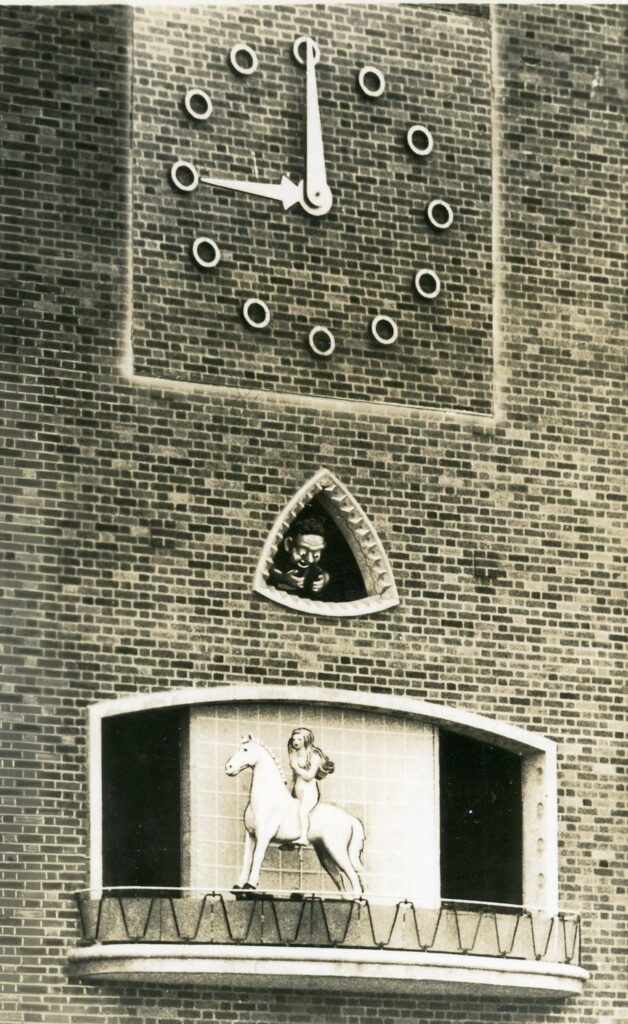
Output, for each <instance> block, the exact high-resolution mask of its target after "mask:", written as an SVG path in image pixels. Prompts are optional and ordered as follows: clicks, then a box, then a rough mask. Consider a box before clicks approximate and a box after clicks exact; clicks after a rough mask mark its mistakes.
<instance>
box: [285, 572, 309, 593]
mask: <svg viewBox="0 0 628 1024" xmlns="http://www.w3.org/2000/svg"><path fill="white" fill-rule="evenodd" d="M286 576H288V577H289V579H290V583H291V584H292V585H293V586H294V587H296V588H297V590H303V587H304V586H305V576H303V575H302V574H301V573H300V572H299V571H298V569H291V570H290V571H289V572H287V573H286ZM312 589H313V588H312Z"/></svg>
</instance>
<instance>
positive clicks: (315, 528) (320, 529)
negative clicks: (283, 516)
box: [290, 516, 325, 540]
mask: <svg viewBox="0 0 628 1024" xmlns="http://www.w3.org/2000/svg"><path fill="white" fill-rule="evenodd" d="M306 533H315V534H317V535H318V536H319V537H322V538H323V540H325V527H324V526H323V524H322V522H321V521H320V519H316V517H315V516H307V517H306V518H305V519H299V521H298V522H297V523H295V524H294V526H293V528H292V530H291V531H290V535H291V536H292V537H303V536H304V535H305V534H306Z"/></svg>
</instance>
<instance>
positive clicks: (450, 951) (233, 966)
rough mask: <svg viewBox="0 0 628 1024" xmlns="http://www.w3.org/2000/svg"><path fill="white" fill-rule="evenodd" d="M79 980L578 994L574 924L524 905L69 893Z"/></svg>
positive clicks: (580, 973)
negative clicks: (76, 928) (76, 921)
mask: <svg viewBox="0 0 628 1024" xmlns="http://www.w3.org/2000/svg"><path fill="white" fill-rule="evenodd" d="M75 899H76V903H77V906H78V911H79V917H80V923H81V934H82V938H81V943H80V945H79V946H78V947H77V948H75V949H73V950H72V951H71V952H70V953H69V960H70V965H71V972H72V974H73V975H74V976H77V977H81V978H98V977H102V978H108V979H120V980H136V981H137V980H144V981H151V980H152V981H159V982H168V983H170V984H172V983H177V982H191V981H195V982H199V981H208V982H211V983H212V984H220V983H226V982H229V983H231V984H233V983H234V982H236V981H237V982H238V983H239V984H249V985H255V986H257V987H261V986H265V987H272V986H273V985H274V986H279V985H286V984H289V985H290V986H291V987H296V986H299V985H303V986H306V987H308V988H312V987H313V986H315V984H316V982H317V980H318V982H319V983H320V985H321V986H325V987H329V988H347V989H351V988H355V989H359V990H360V991H366V990H368V988H369V987H370V986H371V985H373V986H376V987H377V988H379V989H381V988H382V987H384V988H390V989H392V990H394V991H396V992H401V991H416V990H417V989H421V990H423V991H425V992H443V991H447V992H449V993H451V992H452V991H454V992H455V991H458V992H475V993H484V994H495V995H504V994H508V993H510V994H516V993H522V992H525V993H527V994H529V995H543V996H546V997H547V996H554V997H557V998H561V997H562V998H564V997H566V996H569V995H575V994H577V993H579V992H580V991H581V989H582V986H583V984H584V982H585V981H586V978H587V977H588V975H587V972H586V971H585V970H583V969H582V968H581V967H580V935H581V929H580V919H579V917H578V915H576V914H572V913H559V914H557V915H556V916H554V917H548V916H547V915H544V914H542V913H537V912H534V911H530V910H526V909H523V908H521V907H518V908H516V907H507V906H504V905H498V904H493V905H489V904H484V905H478V904H469V903H459V902H457V901H443V902H442V903H441V905H440V906H439V907H423V906H418V905H416V904H414V903H411V902H409V901H407V900H400V901H398V902H392V901H388V902H382V901H378V900H376V899H374V898H370V897H369V898H360V899H344V898H340V897H334V896H329V894H326V895H322V894H317V893H310V894H296V893H294V894H286V893H277V892H274V893H271V892H256V893H246V894H245V893H240V894H234V893H233V892H227V891H212V892H203V893H201V892H196V891H192V890H189V889H188V890H185V889H168V890H166V889H159V890H145V889H142V890H138V889H133V890H131V889H103V890H100V891H99V892H96V893H93V892H89V891H87V890H84V891H81V892H78V893H75Z"/></svg>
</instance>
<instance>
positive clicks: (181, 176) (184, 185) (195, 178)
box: [170, 160, 200, 192]
mask: <svg viewBox="0 0 628 1024" xmlns="http://www.w3.org/2000/svg"><path fill="white" fill-rule="evenodd" d="M170 180H171V182H172V184H173V185H174V186H175V188H178V189H179V191H180V192H193V191H194V189H195V188H198V183H199V181H200V177H199V173H198V171H197V170H196V167H195V166H194V164H190V163H188V161H187V160H177V162H176V163H174V164H173V165H172V167H171V168H170Z"/></svg>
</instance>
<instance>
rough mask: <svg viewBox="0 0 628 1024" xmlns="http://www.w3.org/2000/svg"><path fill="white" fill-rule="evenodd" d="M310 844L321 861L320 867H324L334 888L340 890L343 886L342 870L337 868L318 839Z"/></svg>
mask: <svg viewBox="0 0 628 1024" xmlns="http://www.w3.org/2000/svg"><path fill="white" fill-rule="evenodd" d="M312 846H313V847H314V850H315V852H316V856H317V857H318V859H319V861H320V862H321V865H322V867H323V868H324V869H325V871H326V872H327V874H328V875H329V877H330V878H331V880H332V882H333V883H334V885H335V886H336V888H337V889H340V891H341V892H342V891H343V889H344V887H345V885H344V878H343V876H342V872H341V871H340V870H339V868H338V865H337V864H336V861H335V860H333V858H332V857H330V855H329V854H328V852H327V849H326V847H325V844H324V843H322V842H320V840H319V841H318V842H314V843H312Z"/></svg>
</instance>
